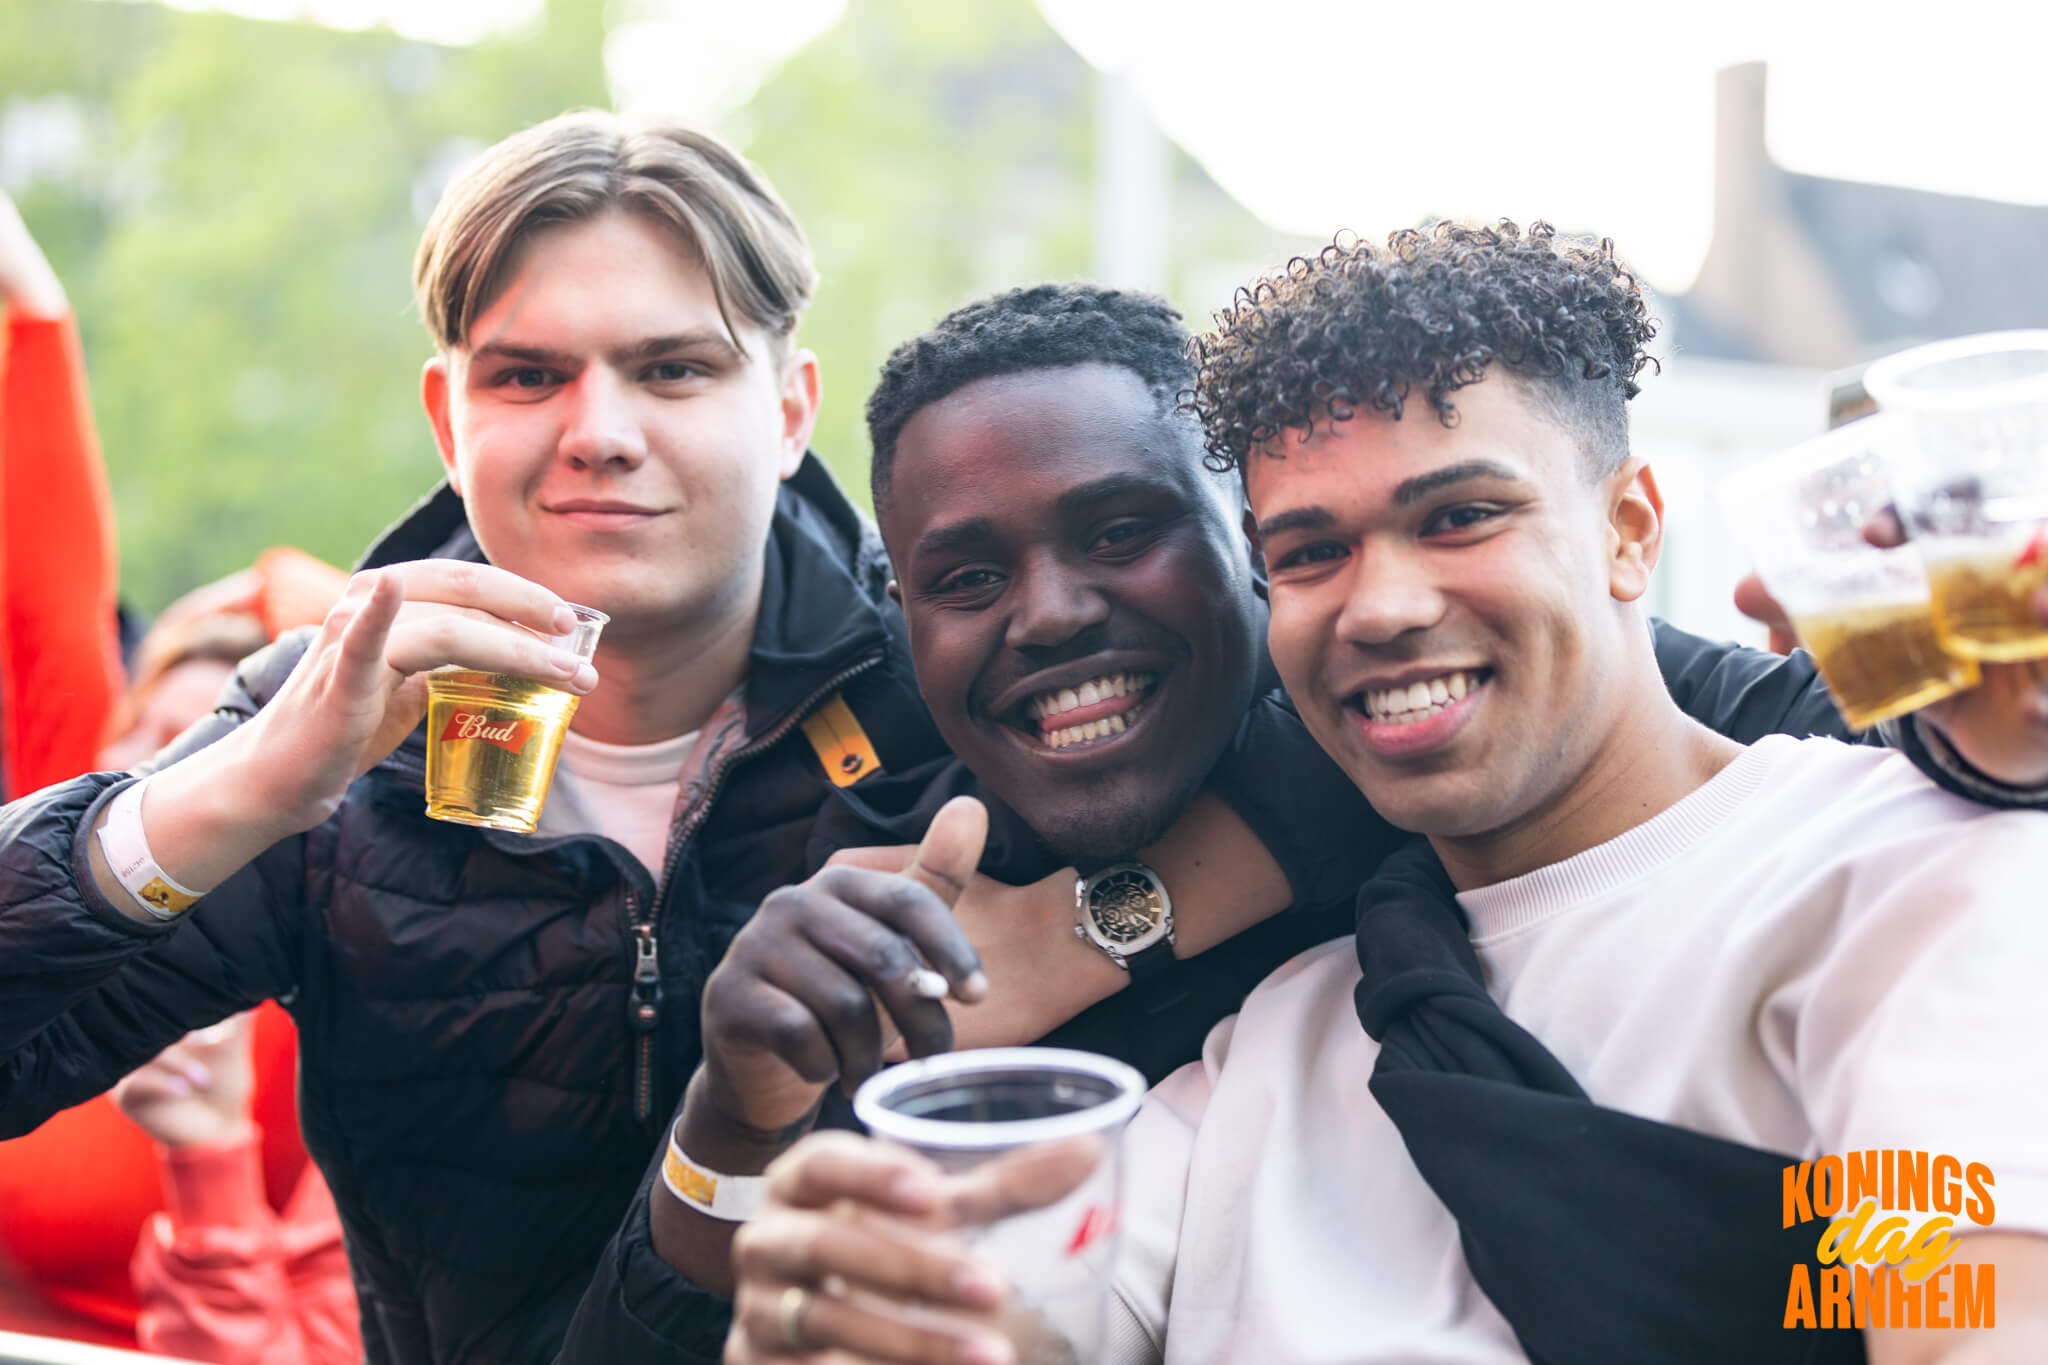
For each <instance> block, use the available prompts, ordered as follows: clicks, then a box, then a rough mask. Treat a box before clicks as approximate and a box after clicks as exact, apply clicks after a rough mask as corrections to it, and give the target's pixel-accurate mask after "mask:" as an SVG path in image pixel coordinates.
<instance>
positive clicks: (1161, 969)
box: [1124, 934, 1173, 986]
mask: <svg viewBox="0 0 2048 1365" xmlns="http://www.w3.org/2000/svg"><path fill="white" fill-rule="evenodd" d="M1172 965H1173V935H1172V934H1168V935H1167V936H1166V937H1165V938H1162V939H1160V940H1159V942H1157V943H1155V944H1153V945H1152V946H1151V947H1149V948H1140V949H1139V950H1138V951H1137V952H1135V953H1126V954H1125V955H1124V970H1125V971H1128V972H1129V973H1130V974H1131V984H1132V985H1133V986H1143V985H1145V984H1146V983H1148V982H1150V981H1153V980H1156V979H1157V978H1158V977H1160V976H1162V975H1163V974H1164V973H1165V972H1166V969H1167V968H1169V967H1171V966H1172Z"/></svg>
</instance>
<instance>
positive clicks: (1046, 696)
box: [1030, 673, 1152, 733]
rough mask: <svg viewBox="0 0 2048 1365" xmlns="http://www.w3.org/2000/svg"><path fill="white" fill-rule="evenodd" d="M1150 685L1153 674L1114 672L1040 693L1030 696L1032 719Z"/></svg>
mask: <svg viewBox="0 0 2048 1365" xmlns="http://www.w3.org/2000/svg"><path fill="white" fill-rule="evenodd" d="M1151 685H1152V675H1151V674H1150V673H1112V674H1110V675H1109V676H1107V677H1103V678H1092V679H1090V680H1089V681H1087V682H1084V683H1082V684H1081V685H1080V686H1079V687H1062V688H1059V689H1057V690H1055V691H1051V692H1041V693H1039V694H1038V695H1037V696H1035V697H1033V698H1032V699H1031V703H1030V710H1031V718H1032V719H1033V720H1044V719H1045V718H1046V717H1048V716H1057V715H1060V714H1062V713H1064V712H1067V711H1072V710H1074V709H1075V708H1077V707H1082V706H1093V705H1095V703H1097V702H1100V701H1108V700H1109V699H1110V698H1111V697H1121V696H1125V695H1127V694H1128V693H1132V692H1142V691H1144V690H1145V689H1146V688H1147V687H1150V686H1151ZM1083 728H1085V727H1083ZM1055 733H1057V732H1055Z"/></svg>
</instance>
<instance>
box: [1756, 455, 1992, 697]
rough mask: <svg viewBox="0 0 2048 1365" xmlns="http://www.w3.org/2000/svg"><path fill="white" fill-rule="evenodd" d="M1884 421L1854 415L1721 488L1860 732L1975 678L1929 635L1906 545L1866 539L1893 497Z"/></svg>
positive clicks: (1922, 582)
mask: <svg viewBox="0 0 2048 1365" xmlns="http://www.w3.org/2000/svg"><path fill="white" fill-rule="evenodd" d="M1890 423H1891V419H1890V418H1887V417H1884V416H1881V415H1880V416H1877V417H1866V418H1864V419H1863V420H1861V421H1858V422H1852V423H1850V424H1849V425H1847V426H1845V427H1840V428H1837V429H1836V430H1834V431H1831V432H1828V433H1827V434H1826V435H1823V436H1818V437H1815V438H1814V439H1812V440H1810V441H1806V442H1802V443H1801V444H1799V445H1797V446H1794V447H1793V448H1792V449H1790V450H1788V451H1784V452H1782V453H1780V454H1777V455H1773V456H1770V457H1768V458H1766V459H1764V460H1760V461H1758V462H1756V463H1755V464H1752V465H1750V466H1749V467H1748V468H1746V469H1744V470H1742V471H1741V472H1740V473H1738V474H1737V475H1736V476H1735V477H1734V478H1732V479H1730V480H1729V481H1728V482H1727V483H1726V484H1725V485H1723V487H1722V489H1721V497H1722V502H1723V505H1724V507H1725V508H1726V510H1727V513H1728V515H1729V517H1730V519H1731V520H1733V521H1735V522H1736V523H1737V524H1738V525H1739V526H1740V527H1741V528H1742V529H1743V531H1744V533H1745V535H1746V537H1747V539H1748V541H1749V544H1750V549H1751V551H1752V553H1753V554H1754V555H1755V556H1756V562H1757V566H1758V569H1759V572H1760V574H1761V577H1762V581H1763V585H1764V587H1766V588H1767V589H1769V592H1770V594H1771V596H1772V597H1774V598H1775V599H1776V602H1777V603H1780V604H1782V606H1783V609H1784V611H1785V612H1786V614H1787V616H1788V618H1789V622H1790V625H1791V626H1792V628H1793V630H1794V631H1795V632H1796V633H1797V635H1798V637H1799V639H1800V640H1801V641H1802V642H1803V643H1804V644H1805V645H1806V647H1807V648H1808V649H1809V650H1811V651H1812V652H1813V656H1814V663H1815V665H1816V666H1817V667H1818V668H1819V669H1820V674H1821V679H1822V681H1823V682H1825V683H1826V684H1827V688H1828V691H1829V693H1830V694H1831V695H1832V696H1833V697H1834V700H1835V705H1836V707H1837V708H1838V709H1839V710H1840V711H1841V713H1842V716H1843V718H1844V719H1845V720H1847V721H1848V723H1849V724H1850V725H1851V726H1852V727H1854V728H1856V729H1859V730H1860V729H1865V728H1867V727H1869V726H1872V725H1875V724H1877V723H1878V722H1879V721H1881V720H1888V719H1890V718H1892V717H1894V716H1899V715H1904V714H1905V713H1906V712H1908V711H1913V710H1917V709H1918V708H1920V707H1922V706H1925V705H1927V704H1928V703H1929V702H1932V701H1936V700H1939V699H1940V698H1943V697H1946V696H1950V695H1952V694H1954V693H1956V692H1958V691H1961V690H1962V689H1964V688H1967V687H1970V686H1973V685H1974V684H1975V683H1976V681H1977V666H1976V664H1975V663H1973V662H1971V661H1970V660H1967V659H1960V658H1956V657H1954V656H1953V655H1951V654H1949V653H1948V652H1947V651H1946V650H1944V649H1943V647H1942V644H1941V641H1940V640H1939V639H1938V638H1937V636H1936V633H1935V625H1934V619H1933V614H1932V608H1931V604H1930V601H1929V597H1928V588H1927V579H1926V573H1925V570H1924V569H1923V568H1922V566H1921V563H1920V560H1919V558H1918V557H1917V556H1916V554H1915V553H1914V551H1913V548H1912V547H1911V546H1894V547H1892V548H1888V549H1884V548H1879V547H1877V546H1875V545H1873V544H1871V543H1870V542H1869V541H1868V540H1866V538H1865V537H1864V534H1863V530H1864V527H1865V525H1866V524H1867V523H1869V522H1870V521H1871V520H1872V519H1873V518H1874V517H1876V516H1877V514H1878V513H1879V512H1880V511H1881V510H1882V509H1883V508H1884V507H1885V506H1886V505H1887V504H1888V503H1889V501H1890V498H1891V490H1890V484H1889V483H1888V481H1887V478H1886V473H1885V469H1884V466H1883V463H1882V461H1881V459H1880V456H1879V450H1880V448H1881V446H1882V445H1883V443H1884V439H1885V437H1886V436H1887V434H1888V433H1889V432H1890V431H1891V425H1890Z"/></svg>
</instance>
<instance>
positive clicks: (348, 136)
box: [0, 0, 1278, 610]
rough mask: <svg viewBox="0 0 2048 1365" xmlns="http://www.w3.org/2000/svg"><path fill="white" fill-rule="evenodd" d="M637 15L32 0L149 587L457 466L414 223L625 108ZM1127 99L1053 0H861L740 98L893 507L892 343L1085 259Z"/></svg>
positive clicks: (359, 518)
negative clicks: (802, 250)
mask: <svg viewBox="0 0 2048 1365" xmlns="http://www.w3.org/2000/svg"><path fill="white" fill-rule="evenodd" d="M605 18H606V14H605V5H604V2H603V0H551V3H550V4H549V5H548V7H547V10H546V12H545V17H544V18H543V19H542V20H541V21H540V23H539V25H538V26H537V27H536V28H535V29H534V30H533V31H530V32H521V33H513V34H509V35H505V36H502V37H499V38H496V39H493V40H491V41H488V42H485V43H482V44H479V45H477V46H475V47H471V48H443V47H437V46H433V45H429V44H422V43H416V42H410V41H407V40H404V39H401V38H399V37H396V36H394V35H392V34H390V33H388V32H372V33H342V32H336V31H332V30H328V29H323V28H319V27H316V26H312V25H307V24H277V23H267V22H260V21H254V20H247V19H241V18H237V17H234V16H230V15H225V14H220V13H188V12H183V11H179V10H174V9H170V8H166V7H162V6H158V5H154V4H147V3H134V2H133V0H0V120H14V116H15V115H18V114H20V113H21V111H22V110H24V109H29V110H31V111H35V110H42V111H44V112H45V113H47V112H48V111H49V110H50V109H53V108H54V109H59V112H60V113H62V112H63V111H66V110H68V111H69V113H68V114H66V115H65V116H64V117H68V118H69V119H70V122H71V124H73V125H75V130H77V131H79V132H81V133H82V137H83V153H82V155H80V156H77V157H75V158H73V164H70V165H69V166H67V167H64V168H61V169H59V170H58V171H56V172H50V171H49V170H48V169H47V168H45V173H44V174H43V175H41V176H40V177H39V178H36V179H33V180H32V181H31V182H30V183H29V184H28V185H27V187H26V188H25V189H22V190H21V191H20V192H19V193H18V195H17V198H18V200H19V202H20V205H21V208H22V213H23V216H24V217H25V218H26V219H27V220H28V222H29V225H30V227H31V229H33V230H34V231H35V232H36V234H37V235H38V237H39V238H40V239H41V240H42V241H43V242H44V244H45V246H46V248H47V249H48V250H49V253H50V255H51V258H52V260H53V261H54V263H55V264H56V266H57V269H58V272H59V273H60V274H61V275H62V276H63V278H64V279H65V281H66V283H67V285H68V286H69V287H70V289H71V292H72V297H73V301H74V303H75V304H76V306H77V311H78V314H79V318H80V323H81V329H82V331H83V333H84V337H85V345H86V354H87V362H88V365H89V367H90V370H91V379H92V385H93V394H94V400H95V407H96V410H97V413H98V418H99V422H100V433H101V440H102V444H103V446H104V449H105V451H106V456H107V463H108V467H109V471H110V473H111V476H112V481H113V485H114V492H115V500H116V503H117V506H118V510H119V513H120V519H121V559H122V572H123V580H124V591H125V595H126V596H127V597H128V599H129V600H130V601H132V602H135V603H136V604H138V605H140V606H142V607H144V608H145V609H150V610H154V609H156V608H158V607H160V606H162V605H163V604H164V603H165V602H167V601H169V600H170V599H171V598H172V597H175V596H176V595H177V594H179V593H181V592H183V591H185V590H186V589H188V588H191V587H193V586H195V585H197V584H199V583H203V582H206V581H208V580H210V579H212V578H215V577H218V576H220V575H222V574H225V573H228V572H231V571H233V570H235V569H237V568H240V567H243V566H245V565H246V564H247V563H248V562H249V561H250V559H251V557H252V556H253V555H254V554H255V553H256V552H257V551H259V550H261V549H262V548H263V547H264V546H267V545H272V544H279V543H288V544H296V545H300V546H302V547H304V548H306V549H308V550H310V551H312V552H313V553H315V554H318V555H321V556H322V557H324V558H327V559H329V560H331V561H334V562H336V563H342V564H347V563H349V562H351V561H352V560H353V559H354V558H355V557H356V556H357V555H358V554H359V553H360V551H361V550H362V548H363V546H364V545H365V544H366V543H367V542H368V540H369V539H370V538H371V537H372V536H374V535H375V534H376V532H377V530H378V529H379V528H380V527H382V526H384V525H386V524H388V523H389V522H390V521H391V520H392V519H393V518H395V517H396V516H397V515H399V514H400V513H401V512H402V511H403V510H404V508H405V507H406V506H407V505H409V503H410V502H411V501H412V500H413V499H414V498H416V497H417V496H418V495H419V494H421V493H422V492H424V491H425V490H426V489H427V488H428V487H430V486H431V485H432V483H433V481H434V480H435V479H436V478H438V477H439V475H440V464H439V461H438V459H437V458H436V455H435V452H434V447H433V441H432V437H431V434H430V433H429V431H428V428H427V425H426V422H425V420H424V418H423V417H422V416H421V414H420V411H419V402H418V397H417V394H418V382H419V367H420V364H421V362H422V361H423V360H424V359H425V358H426V356H427V355H428V354H429V353H430V351H429V343H428V341H427V338H426V336H425V334H424V332H423V331H422V330H421V328H420V325H419V322H418V319H417V316H416V315H415V312H414V309H413V307H412V302H411V292H410V276H411V257H412V251H413V248H414V245H415V244H416V242H417V240H418V236H419V232H420V229H421V227H422V226H423V224H424V220H425V217H426V214H427V212H428V210H429V209H430V208H431V207H432V203H431V201H432V197H433V194H434V193H435V191H436V190H437V189H438V186H439V185H440V183H441V182H442V180H443V179H444V178H445V176H446V174H447V172H448V170H449V169H450V168H451V167H452V165H453V164H455V163H456V162H457V161H458V160H459V159H460V158H461V157H462V156H463V155H465V154H467V152H469V151H473V150H475V149H477V148H479V147H481V146H483V145H485V144H487V143H489V142H492V141H494V140H496V139H497V138H499V137H502V136H504V135H505V134H506V133H509V132H511V131H512V130H514V129H516V128H519V127H523V126H525V125H527V124H530V123H533V122H536V121H538V120H540V119H543V118H546V117H548V116H550V115H552V114H555V113H557V112H559V111H561V110H563V109H566V108H570V107H575V106H584V105H598V106H602V105H605V104H606V103H607V102H608V93H607V90H606V86H605V80H604V73H603V69H602V61H601V56H600V54H601V51H602V44H603V36H604V23H605ZM1094 88H1095V87H1094V76H1093V73H1092V72H1091V71H1090V69H1089V68H1088V67H1087V66H1086V64H1085V63H1084V62H1082V61H1081V59H1080V58H1079V57H1078V56H1076V55H1075V54H1074V53H1073V52H1072V51H1071V50H1070V49H1068V48H1067V47H1066V45H1065V44H1064V43H1062V42H1061V41H1060V39H1059V38H1058V37H1057V35H1055V34H1054V33H1053V32H1052V30H1051V29H1050V28H1048V27H1047V26H1046V25H1045V23H1044V21H1043V20H1042V19H1041V18H1040V17H1039V15H1038V12H1037V10H1036V7H1035V6H1034V5H1033V4H1032V0H976V3H973V4H954V3H947V2H945V0H851V3H850V4H849V6H848V9H847V13H846V16H845V18H844V19H843V20H842V21H841V22H840V23H839V24H838V25H837V26H836V27H835V28H833V29H832V30H831V31H829V32H828V33H826V34H824V35H823V36H822V37H820V38H818V39H817V40H816V41H814V42H812V43H811V44H810V45H808V46H807V47H806V48H804V49H803V50H802V51H800V52H798V53H797V54H796V55H795V56H793V57H792V58H791V59H790V60H788V61H787V62H786V63H785V64H784V65H783V66H782V68H781V69H780V70H779V71H777V72H775V73H774V74H773V75H772V76H771V77H770V78H769V79H768V80H767V81H766V82H765V83H764V84H763V86H762V88H761V89H760V91H759V92H758V93H757V94H756V96H755V97H754V98H753V99H752V100H751V101H750V102H749V103H748V104H747V105H745V106H744V107H743V108H741V109H739V110H738V111H736V112H735V113H733V114H732V115H730V116H729V117H728V118H726V119H725V120H723V126H722V127H721V128H720V131H721V132H722V133H723V134H724V135H725V136H726V137H728V138H729V139H730V140H732V141H733V142H735V143H736V144H738V145H739V146H741V147H742V148H744V149H745V150H746V151H747V153H748V154H749V155H750V156H751V157H753V158H754V160H755V161H756V162H757V163H758V164H760V165H761V166H762V168H763V169H764V170H765V171H766V172H767V174H768V175H769V177H770V178H771V179H772V180H773V181H774V182H775V184H776V186H777V187H778V189H780V191H781V192H782V193H783V194H784V196H785V197H787V199H788V200H789V202H790V204H791V206H792V207H793V209H794V210H795V212H796V214H797V217H798V218H799V220H800V221H801V222H802V223H803V224H804V225H805V227H806V229H807V231H808V233H809V236H810V240H811V243H812V246H813V249H814V250H815V252H816V255H817V258H818V264H819V268H820V271H821V273H822V275H823V277H824V283H823V286H822V288H821V290H820V292H819V296H818V300H817V302H816V303H815V304H814V305H813V307H812V310H811V313H810V316H809V317H808V319H807V320H806V322H805V324H804V327H803V329H802V333H801V337H802V340H803V342H804V344H806V345H808V346H810V347H812V348H813V349H814V350H815V351H817V353H818V355H819V357H820V360H821V362H822V366H823V370H824V376H825V405H824V412H823V417H822V420H821V422H820V424H819V429H818V435H817V441H816V445H817V448H818V449H819V450H820V451H821V452H822V453H823V454H824V455H825V457H826V458H827V459H828V461H830V462H831V463H832V465H833V466H834V467H835V468H836V470H837V471H838V472H839V474H840V476H841V477H842V478H843V479H844V480H845V481H846V482H847V483H848V484H849V486H850V487H851V488H852V489H853V490H855V491H856V493H857V496H859V497H860V498H862V499H863V500H865V498H866V493H867V477H866V468H867V435H866V426H865V421H864V416H863V407H864V403H865V400H866V396H867V392H868V389H869V388H870V386H871V385H872V383H873V380H874V376H875V374H876V372H877V371H878V369H879V368H880V365H881V362H882V359H883V357H884V356H885V355H886V354H887V353H888V351H889V349H890V348H891V347H892V346H894V345H895V344H896V343H897V342H899V341H901V340H903V339H904V338H905V337H907V336H909V335H911V334H912V333H914V332H916V331H918V330H920V329H922V328H924V327H926V326H928V325H929V324H930V323H931V322H932V321H934V320H935V319H936V318H937V317H938V316H939V315H940V314H941V313H943V312H945V311H946V310H947V309H949V308H952V307H954V306H955V305H957V304H959V303H961V302H964V301H965V300H966V299H968V298H970V297H973V296H974V295H976V294H980V293H983V292H986V291H988V290H991V289H996V288H1001V287H1004V286H1007V285H1012V284H1019V283H1027V282H1030V281H1034V280H1039V279H1047V278H1072V277H1075V276H1079V275H1082V274H1085V273H1086V271H1087V266H1088V254H1089V239H1090V225H1091V198H1090V161H1091V157H1092V140H1091V139H1092V122H1091V118H1092V112H1093V102H1094ZM14 121H16V122H18V120H14ZM57 121H58V122H59V123H62V122H63V121H64V118H59V119H58V120H57ZM4 126H6V125H5V124H4V123H0V127H4ZM57 140H58V141H62V140H63V139H62V138H59V139H57ZM17 159H18V158H17ZM0 169H4V166H0ZM15 173H16V174H17V175H18V174H19V170H18V169H17V170H16V172H15ZM1174 193H1175V204H1174V225H1175V226H1174V240H1173V243H1172V252H1173V255H1174V262H1173V263H1174V265H1175V267H1176V268H1177V269H1178V268H1181V267H1185V266H1189V265H1191V264H1193V265H1199V264H1200V263H1201V262H1203V261H1213V260H1215V259H1218V258H1221V259H1225V260H1232V259H1251V260H1263V259H1278V257H1277V256H1269V255H1268V252H1267V250H1266V249H1265V243H1266V241H1267V239H1266V238H1263V237H1261V236H1260V234H1259V232H1258V229H1256V227H1255V226H1253V225H1252V224H1251V223H1250V220H1249V219H1248V217H1247V216H1246V215H1245V214H1244V213H1243V212H1242V211H1241V210H1239V209H1237V208H1236V206H1235V205H1233V204H1230V203H1229V201H1228V200H1227V199H1225V198H1223V196H1221V195H1220V194H1219V193H1218V192H1217V191H1216V190H1215V188H1214V186H1213V185H1211V184H1210V183H1209V182H1208V181H1207V180H1206V179H1205V178H1203V177H1202V176H1201V175H1200V174H1199V172H1194V171H1192V170H1191V168H1189V167H1187V166H1186V165H1185V164H1184V163H1183V164H1182V165H1181V166H1180V167H1179V170H1178V173H1177V174H1176V177H1175V190H1174ZM1248 241H1257V242H1259V243H1260V245H1259V246H1257V247H1248V246H1247V245H1246V243H1247V242H1248ZM1210 269H1211V270H1212V273H1213V267H1210ZM1205 283H1207V282H1206V281H1204V282H1198V286H1199V284H1205ZM1182 302H1183V307H1184V309H1186V310H1187V311H1188V312H1189V314H1190V317H1191V318H1200V317H1202V316H1203V315H1204V313H1205V310H1206V309H1207V308H1208V307H1209V306H1211V305H1212V304H1213V303H1214V302H1216V300H1212V299H1207V298H1199V299H1194V300H1192V301H1190V300H1186V299H1183V300H1182ZM1190 303H1192V304H1193V306H1192V307H1190V306H1189V305H1190Z"/></svg>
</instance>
